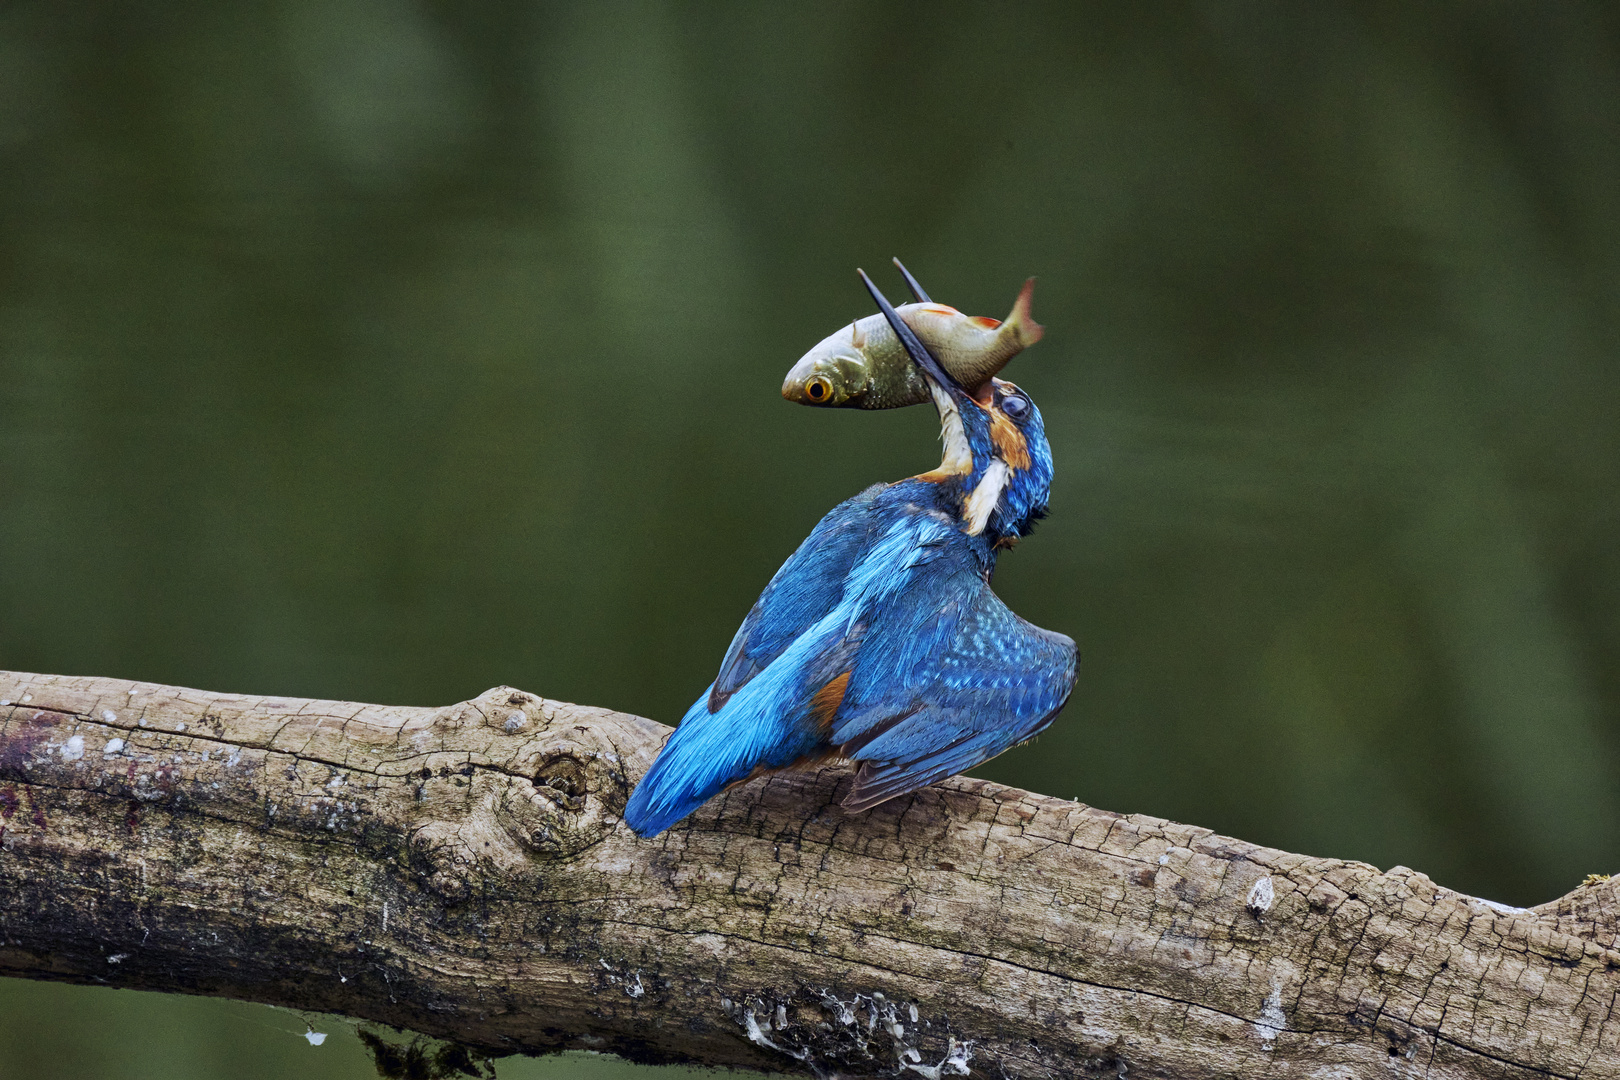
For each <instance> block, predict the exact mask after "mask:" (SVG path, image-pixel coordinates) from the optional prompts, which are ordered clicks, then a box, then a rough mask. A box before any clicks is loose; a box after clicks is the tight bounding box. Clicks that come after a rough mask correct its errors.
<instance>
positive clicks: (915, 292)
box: [894, 257, 933, 304]
mask: <svg viewBox="0 0 1620 1080" xmlns="http://www.w3.org/2000/svg"><path fill="white" fill-rule="evenodd" d="M894 266H895V269H897V270H899V271H900V276H901V277H903V278H905V279H906V288H908V289H910V290H911V298H912V299H913V300H915V301H917V303H919V304H932V303H933V301H932V300H930V299H928V294H927V293H925V292H923V287H922V286H921V285H919V284H918V283H917V279H916V278H914V277H912V276H911V271H910V270H907V269H906V264H905V263H903V262H901V261H900V259H899V258H898V257H896V258H895V260H894Z"/></svg>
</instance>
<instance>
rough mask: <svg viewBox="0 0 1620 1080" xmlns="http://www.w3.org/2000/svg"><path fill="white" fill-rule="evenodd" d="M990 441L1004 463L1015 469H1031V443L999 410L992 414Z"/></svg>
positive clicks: (993, 411)
mask: <svg viewBox="0 0 1620 1080" xmlns="http://www.w3.org/2000/svg"><path fill="white" fill-rule="evenodd" d="M990 441H991V442H992V443H994V444H995V446H996V454H997V456H999V457H1000V458H1001V460H1002V461H1005V462H1006V463H1007V464H1008V465H1010V466H1012V467H1013V468H1014V469H1027V468H1029V443H1028V441H1027V440H1025V438H1024V433H1023V432H1022V431H1019V430H1018V428H1017V427H1016V426H1015V425H1014V424H1013V422H1012V421H1011V420H1009V419H1007V418H1006V417H1005V416H1003V415H1002V414H1001V412H1000V411H999V410H992V411H991V413H990Z"/></svg>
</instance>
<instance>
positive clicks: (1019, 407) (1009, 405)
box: [1001, 394, 1029, 420]
mask: <svg viewBox="0 0 1620 1080" xmlns="http://www.w3.org/2000/svg"><path fill="white" fill-rule="evenodd" d="M1001 411H1002V412H1004V413H1006V414H1007V415H1008V416H1009V417H1011V418H1012V419H1014V420H1022V419H1023V418H1024V417H1026V416H1028V415H1029V398H1027V397H1025V396H1024V395H1022V394H1008V395H1007V396H1006V397H1004V398H1002V399H1001Z"/></svg>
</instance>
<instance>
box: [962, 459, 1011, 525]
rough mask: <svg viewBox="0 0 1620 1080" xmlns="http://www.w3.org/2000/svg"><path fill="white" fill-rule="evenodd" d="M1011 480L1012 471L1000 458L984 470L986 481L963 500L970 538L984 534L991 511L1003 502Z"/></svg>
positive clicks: (963, 510) (981, 482)
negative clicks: (1003, 495)
mask: <svg viewBox="0 0 1620 1080" xmlns="http://www.w3.org/2000/svg"><path fill="white" fill-rule="evenodd" d="M1011 479H1012V469H1010V468H1008V467H1007V463H1006V462H1005V461H1002V460H1001V459H1000V458H995V459H994V460H992V461H991V462H990V467H989V468H988V469H986V470H984V479H982V480H980V481H979V484H978V486H977V487H975V488H974V489H973V491H972V492H971V493H970V494H969V495H968V497H967V498H966V499H965V500H963V506H962V513H963V516H964V517H966V518H967V534H968V535H969V536H978V535H979V534H980V533H982V532H984V527H985V526H986V525H988V524H989V523H990V511H992V510H994V509H995V508H996V504H997V503H999V502H1000V501H1001V493H1002V492H1003V491H1005V490H1007V481H1009V480H1011Z"/></svg>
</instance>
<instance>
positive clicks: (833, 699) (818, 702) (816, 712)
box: [810, 671, 849, 731]
mask: <svg viewBox="0 0 1620 1080" xmlns="http://www.w3.org/2000/svg"><path fill="white" fill-rule="evenodd" d="M848 689H849V672H847V671H846V672H844V673H843V674H842V675H839V676H837V677H836V678H834V679H832V680H831V681H830V682H828V683H827V685H826V686H823V687H822V688H821V689H820V690H817V691H816V692H815V693H814V694H812V695H811V696H810V715H811V716H813V717H815V720H816V724H817V725H818V726H819V727H820V728H821V730H822V731H831V730H832V722H833V717H834V716H835V715H837V713H838V706H840V705H842V704H843V703H844V691H846V690H848Z"/></svg>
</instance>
